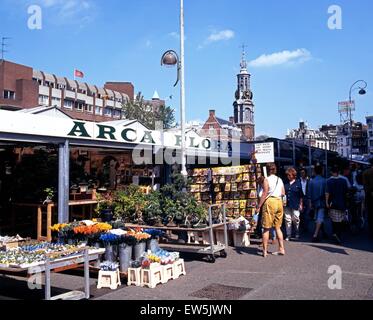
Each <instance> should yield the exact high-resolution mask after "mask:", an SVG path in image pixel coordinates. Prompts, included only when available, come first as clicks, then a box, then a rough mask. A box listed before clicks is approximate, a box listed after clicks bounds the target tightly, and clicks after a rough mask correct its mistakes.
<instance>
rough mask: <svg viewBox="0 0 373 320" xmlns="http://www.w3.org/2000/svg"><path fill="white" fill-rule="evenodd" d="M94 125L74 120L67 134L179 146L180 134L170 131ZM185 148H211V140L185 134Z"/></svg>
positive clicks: (86, 137) (77, 136)
mask: <svg viewBox="0 0 373 320" xmlns="http://www.w3.org/2000/svg"><path fill="white" fill-rule="evenodd" d="M94 125H95V127H94V128H93V130H92V127H91V126H89V125H87V123H86V122H83V121H74V125H73V127H72V129H71V130H70V131H69V133H68V134H67V136H69V137H72V138H85V139H100V140H108V141H114V142H126V143H136V144H151V145H164V146H166V147H181V135H180V134H175V133H171V132H163V131H151V130H143V129H138V128H135V127H124V128H123V127H119V126H111V125H108V124H99V123H95V124H94ZM187 148H196V149H203V150H210V149H211V140H210V139H207V138H202V137H199V136H187Z"/></svg>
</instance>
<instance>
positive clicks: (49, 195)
mask: <svg viewBox="0 0 373 320" xmlns="http://www.w3.org/2000/svg"><path fill="white" fill-rule="evenodd" d="M44 193H45V200H44V202H43V204H48V203H52V202H53V198H54V189H53V188H46V189H44Z"/></svg>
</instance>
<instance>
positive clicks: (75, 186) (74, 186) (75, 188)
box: [70, 184, 79, 194]
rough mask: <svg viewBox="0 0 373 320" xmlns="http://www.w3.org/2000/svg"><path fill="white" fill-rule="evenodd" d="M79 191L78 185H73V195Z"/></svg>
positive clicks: (71, 189)
mask: <svg viewBox="0 0 373 320" xmlns="http://www.w3.org/2000/svg"><path fill="white" fill-rule="evenodd" d="M78 191H79V186H78V185H77V184H73V185H72V186H71V188H70V192H71V194H77V193H78Z"/></svg>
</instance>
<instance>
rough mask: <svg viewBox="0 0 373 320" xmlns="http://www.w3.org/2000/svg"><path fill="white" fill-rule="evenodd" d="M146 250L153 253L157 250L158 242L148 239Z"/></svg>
mask: <svg viewBox="0 0 373 320" xmlns="http://www.w3.org/2000/svg"><path fill="white" fill-rule="evenodd" d="M146 247H147V250H150V251H151V252H152V253H155V252H156V251H157V250H158V249H159V245H158V240H157V239H150V240H148V241H147V243H146Z"/></svg>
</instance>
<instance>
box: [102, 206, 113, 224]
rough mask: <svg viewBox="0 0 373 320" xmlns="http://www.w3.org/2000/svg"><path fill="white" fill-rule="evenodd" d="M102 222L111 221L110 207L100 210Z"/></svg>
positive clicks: (111, 212)
mask: <svg viewBox="0 0 373 320" xmlns="http://www.w3.org/2000/svg"><path fill="white" fill-rule="evenodd" d="M101 219H102V222H111V221H113V211H112V210H111V209H105V210H102V211H101Z"/></svg>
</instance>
